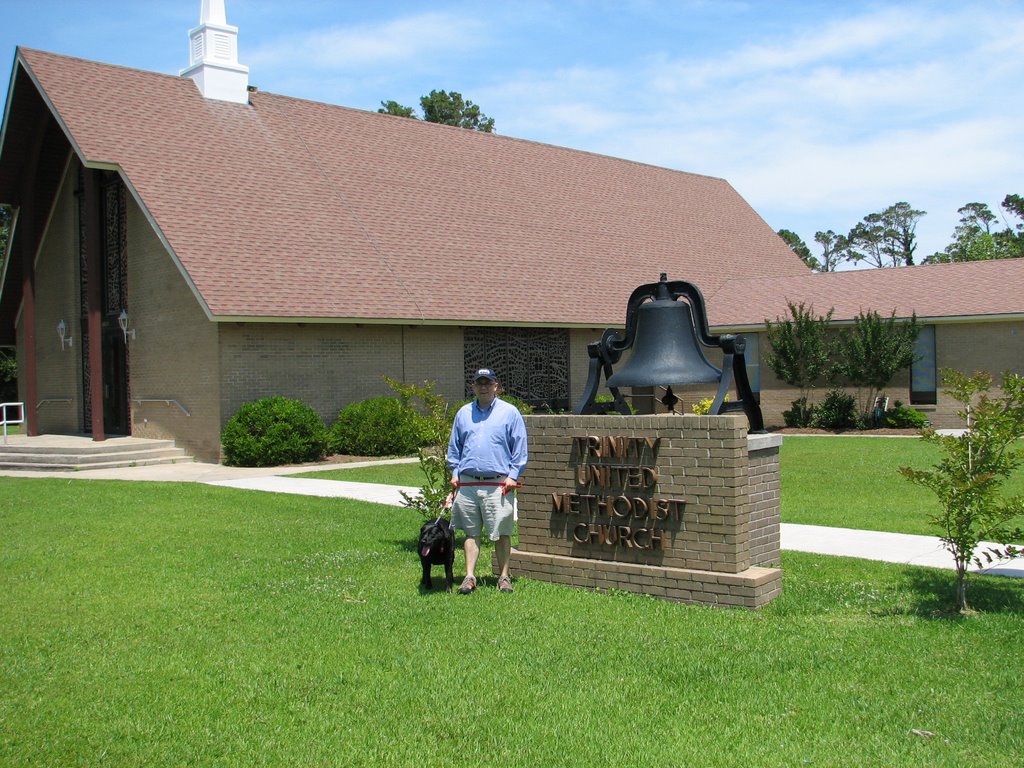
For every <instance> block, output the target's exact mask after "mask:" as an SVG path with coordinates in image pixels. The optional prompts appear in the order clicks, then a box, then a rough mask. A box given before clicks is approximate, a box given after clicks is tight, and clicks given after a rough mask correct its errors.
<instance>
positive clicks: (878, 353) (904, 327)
mask: <svg viewBox="0 0 1024 768" xmlns="http://www.w3.org/2000/svg"><path fill="white" fill-rule="evenodd" d="M919 332H920V327H919V326H918V324H917V315H916V314H915V315H912V316H911V318H910V321H909V322H903V321H898V320H897V319H896V310H893V312H892V314H891V315H889V317H888V318H887V319H885V320H883V319H882V317H881V316H880V315H879V314H878V313H877V312H875V311H874V310H871V311H869V312H867V313H865V312H863V311H862V312H860V313H859V314H858V315H857V318H856V319H855V320H854V323H853V327H852V328H849V329H844V331H843V333H842V334H840V336H839V340H838V344H837V346H838V349H837V352H838V362H837V363H836V366H835V371H834V373H835V375H836V376H837V377H839V378H842V379H845V380H846V381H847V382H849V383H850V384H852V385H853V386H854V387H855V388H856V389H857V406H858V408H859V410H860V414H861V416H862V417H863V418H865V419H867V416H868V414H869V412H870V411H871V408H872V406H873V404H874V402H875V398H876V397H877V396H878V395H879V394H880V393H881V392H882V391H883V390H884V389H885V388H886V387H887V386H889V382H890V381H892V379H893V377H894V376H895V375H896V374H897V373H898V372H899V371H901V370H903V369H904V368H909V367H910V366H911V364H913V362H914V359H915V353H914V341H915V340H916V339H917V334H918V333H919Z"/></svg>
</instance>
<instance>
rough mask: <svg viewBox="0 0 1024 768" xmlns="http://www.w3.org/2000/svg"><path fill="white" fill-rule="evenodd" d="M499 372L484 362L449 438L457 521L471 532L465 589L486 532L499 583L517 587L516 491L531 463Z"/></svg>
mask: <svg viewBox="0 0 1024 768" xmlns="http://www.w3.org/2000/svg"><path fill="white" fill-rule="evenodd" d="M497 395H498V377H497V376H496V375H495V373H494V371H493V370H491V369H490V368H481V369H480V370H478V371H477V372H476V375H475V376H474V377H473V401H472V402H470V403H467V404H466V405H464V406H462V408H460V409H459V412H458V413H457V414H455V423H454V424H453V425H452V434H451V438H450V439H449V440H448V468H449V469H450V470H451V472H452V479H451V483H452V486H453V487H454V488H455V489H456V493H455V501H454V503H453V504H452V526H453V527H455V528H461V529H462V530H464V531H465V532H466V545H465V549H466V578H465V579H464V580H463V581H462V585H461V586H460V587H459V594H462V595H468V594H469V593H470V592H472V591H473V590H474V589H476V561H477V558H478V557H479V555H480V533H481V529H482V528H486V529H487V533H488V535H489V536H490V537H491V541H495V542H497V544H496V545H495V553H496V554H497V558H498V569H499V574H498V589H500V590H501V591H502V592H511V591H512V579H511V577H510V576H509V557H510V555H511V553H512V528H513V525H514V514H513V513H514V509H515V506H514V494H515V489H516V488H517V487H518V485H519V476H520V475H521V474H522V472H523V469H525V468H526V459H527V456H526V424H525V423H524V422H523V416H522V414H521V413H519V409H518V408H516V407H515V406H514V405H511V404H510V403H506V402H505V401H503V400H502V399H501V398H499V397H498V396H497Z"/></svg>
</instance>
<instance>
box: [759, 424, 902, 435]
mask: <svg viewBox="0 0 1024 768" xmlns="http://www.w3.org/2000/svg"><path fill="white" fill-rule="evenodd" d="M768 431H769V432H778V433H779V434H780V435H875V436H878V437H886V436H891V437H917V436H918V435H919V434H920V432H919V431H918V430H916V429H892V428H890V427H880V428H878V429H818V428H816V427H778V426H775V427H768Z"/></svg>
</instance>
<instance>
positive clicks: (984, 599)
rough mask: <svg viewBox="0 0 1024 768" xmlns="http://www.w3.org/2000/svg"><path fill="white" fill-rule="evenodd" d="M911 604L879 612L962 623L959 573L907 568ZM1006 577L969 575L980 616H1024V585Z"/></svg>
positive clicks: (972, 601)
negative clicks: (957, 584) (957, 604)
mask: <svg viewBox="0 0 1024 768" xmlns="http://www.w3.org/2000/svg"><path fill="white" fill-rule="evenodd" d="M903 579H904V585H905V586H906V589H907V592H908V593H912V594H911V595H910V596H909V597H910V604H909V605H906V604H905V605H903V606H899V607H893V608H889V609H882V610H880V611H878V612H877V613H878V614H881V615H896V614H912V615H915V616H922V617H925V618H930V619H952V620H954V621H956V620H962V619H964V618H966V616H965V615H964V614H960V613H957V611H956V609H955V607H954V606H955V605H956V574H955V573H954V572H952V571H946V570H942V569H938V568H907V569H906V570H905V571H904V573H903ZM1021 582H1022V580H1021V579H1013V578H1008V577H1003V576H980V575H975V574H968V576H967V603H968V605H969V606H970V607H971V609H972V610H973V611H974V612H976V613H1024V584H1022V583H1021Z"/></svg>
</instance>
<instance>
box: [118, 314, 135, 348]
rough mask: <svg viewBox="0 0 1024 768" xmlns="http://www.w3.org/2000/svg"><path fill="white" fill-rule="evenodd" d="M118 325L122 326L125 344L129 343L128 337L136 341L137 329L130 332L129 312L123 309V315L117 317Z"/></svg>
mask: <svg viewBox="0 0 1024 768" xmlns="http://www.w3.org/2000/svg"><path fill="white" fill-rule="evenodd" d="M117 324H118V325H119V326H121V333H123V334H124V343H125V344H127V343H128V337H129V336H131V337H132V341H135V329H134V328H132V329H131V330H130V331H129V330H128V310H127V309H122V310H121V314H120V315H118V316H117Z"/></svg>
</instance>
